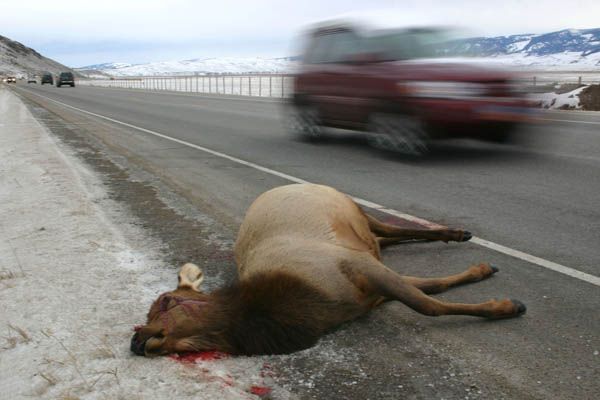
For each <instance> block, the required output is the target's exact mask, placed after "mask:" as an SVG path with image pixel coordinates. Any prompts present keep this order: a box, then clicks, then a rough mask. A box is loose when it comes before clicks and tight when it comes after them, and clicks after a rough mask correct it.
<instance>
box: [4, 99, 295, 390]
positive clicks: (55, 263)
mask: <svg viewBox="0 0 600 400" xmlns="http://www.w3.org/2000/svg"><path fill="white" fill-rule="evenodd" d="M0 115H3V120H2V123H1V124H0V149H1V150H0V202H1V203H2V205H3V206H2V208H1V209H0V221H1V224H0V228H1V230H0V260H2V263H1V264H0V365H1V366H2V368H0V387H2V391H1V392H0V399H7V400H8V399H10V400H14V399H29V398H47V399H118V398H123V399H125V398H127V399H136V398H140V399H142V398H148V399H149V398H152V399H158V398H180V399H187V398H190V399H191V398H197V396H198V395H199V394H203V395H204V396H206V398H215V399H216V398H219V399H221V398H235V399H237V398H252V397H256V396H254V395H252V394H251V393H250V390H251V388H252V386H253V385H261V386H264V385H266V384H267V383H268V382H266V381H267V380H268V379H269V378H267V377H264V376H261V375H264V373H262V371H263V367H264V360H263V359H261V358H254V359H251V358H237V359H235V360H229V359H226V360H221V361H219V362H212V363H209V362H201V363H200V364H199V365H194V366H187V365H183V364H181V363H179V362H175V361H174V360H172V359H169V358H162V359H156V360H148V359H143V358H141V357H133V356H132V355H131V353H130V351H129V339H130V336H131V331H132V327H133V326H134V325H135V324H139V323H142V322H143V319H144V316H145V313H146V312H147V310H148V307H149V304H150V302H151V301H152V300H154V298H156V296H157V295H158V294H159V293H161V292H163V291H166V290H170V289H171V287H172V286H173V285H175V284H176V281H177V278H176V267H177V266H178V265H179V264H180V262H181V261H182V260H183V259H185V260H186V261H187V260H190V261H196V262H202V263H204V262H210V263H211V267H212V268H209V270H210V273H211V274H212V275H213V277H214V278H218V276H219V270H220V269H221V268H222V267H223V268H224V267H227V269H228V270H231V260H230V256H229V255H230V252H229V251H227V250H228V249H229V248H230V243H229V242H228V241H227V240H223V239H221V238H219V237H218V236H217V235H212V234H211V233H210V230H211V229H213V228H214V227H213V226H211V224H214V222H213V221H212V220H210V219H209V218H208V217H205V216H202V215H196V216H195V218H194V219H193V220H191V219H190V218H187V217H185V216H182V215H176V214H175V213H174V212H173V211H172V210H171V209H170V208H168V207H167V206H166V205H165V203H163V202H162V201H161V200H159V199H158V196H157V191H156V189H154V188H152V187H150V186H148V185H145V184H143V183H141V182H140V181H139V180H137V179H136V178H135V177H133V176H132V175H133V173H131V174H130V173H128V172H126V171H125V170H123V169H122V168H120V167H119V166H117V164H115V163H113V162H112V161H111V160H109V159H108V158H106V157H104V156H102V155H101V154H100V152H98V151H97V150H94V149H93V148H91V147H90V146H88V145H86V144H85V143H84V142H85V141H81V142H80V143H78V145H77V146H75V144H76V143H75V142H77V141H78V140H80V139H81V138H78V137H77V136H76V135H72V136H70V137H67V136H61V135H52V134H50V132H49V131H48V130H47V129H46V128H45V127H44V126H42V125H41V124H40V123H39V122H38V121H37V120H36V119H35V118H34V117H33V116H32V114H31V113H30V112H29V111H28V109H27V108H26V107H25V105H24V104H23V103H22V102H21V101H20V100H19V99H18V98H17V97H16V96H15V95H14V94H12V93H10V92H9V91H8V90H6V89H4V88H1V87H0ZM43 122H44V123H45V124H48V125H49V126H52V127H53V131H54V130H55V131H56V132H58V131H60V127H59V126H58V125H57V124H56V121H54V122H53V121H52V120H51V118H50V119H46V120H45V121H43ZM68 132H69V130H68V129H67V130H63V133H65V134H66V133H68ZM81 157H84V158H85V159H86V160H87V162H82V161H81ZM98 171H102V172H103V174H102V175H99V174H98ZM121 197H129V198H130V201H131V203H130V204H135V205H136V206H135V207H130V206H129V205H127V204H123V203H122V202H120V201H119V199H120V198H121ZM183 206H184V205H182V207H181V208H182V209H183ZM143 213H152V214H153V215H154V216H155V217H157V218H156V219H155V220H156V221H158V220H160V221H165V220H168V221H171V224H170V225H169V226H151V225H152V223H151V222H148V221H145V220H142V219H140V218H139V216H140V215H141V214H143ZM196 214H198V213H197V212H196ZM158 230H162V232H160V233H162V234H164V235H165V236H167V237H168V236H169V235H168V231H169V230H172V231H180V232H179V233H181V234H182V236H181V237H183V236H184V235H185V236H187V235H190V236H188V237H193V238H194V240H193V244H194V245H193V248H192V247H191V246H189V245H188V248H189V249H188V251H187V252H185V251H184V252H180V250H182V246H181V245H180V244H179V243H177V242H176V241H175V242H174V243H169V244H166V243H164V242H162V241H161V240H160V239H158V236H159V235H157V234H156V233H158V232H157V231H158ZM188 242H189V241H188ZM170 245H174V246H176V249H177V250H178V251H171V249H170V247H169V246H170ZM199 254H202V257H200V255H199ZM211 281H212V282H214V283H219V281H220V279H212V280H211ZM204 364H205V365H204ZM269 387H270V388H272V389H273V393H278V394H279V395H280V396H281V397H283V398H285V397H289V396H288V395H287V392H286V391H285V390H284V389H278V388H275V387H273V385H270V384H269Z"/></svg>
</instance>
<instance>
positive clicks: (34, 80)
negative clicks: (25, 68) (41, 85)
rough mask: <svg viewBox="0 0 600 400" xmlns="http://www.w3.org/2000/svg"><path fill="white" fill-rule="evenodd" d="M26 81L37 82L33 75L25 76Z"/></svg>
mask: <svg viewBox="0 0 600 400" xmlns="http://www.w3.org/2000/svg"><path fill="white" fill-rule="evenodd" d="M27 83H37V78H36V77H35V76H29V77H27Z"/></svg>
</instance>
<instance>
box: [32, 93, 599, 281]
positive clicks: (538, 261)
mask: <svg viewBox="0 0 600 400" xmlns="http://www.w3.org/2000/svg"><path fill="white" fill-rule="evenodd" d="M27 91H28V92H30V91H29V90H27ZM30 93H32V94H35V95H37V96H39V97H43V98H44V99H46V100H49V101H51V102H54V103H57V104H60V105H62V106H64V107H67V108H71V109H73V110H76V111H79V112H81V113H83V114H88V115H92V116H94V117H97V118H102V119H105V120H107V121H110V122H114V123H115V124H119V125H123V126H126V127H128V128H133V129H136V130H138V131H141V132H145V133H149V134H151V135H154V136H157V137H160V138H163V139H166V140H170V141H172V142H175V143H179V144H182V145H184V146H187V147H191V148H193V149H197V150H200V151H203V152H206V153H209V154H212V155H215V156H217V157H221V158H224V159H227V160H230V161H233V162H235V163H238V164H242V165H245V166H248V167H250V168H254V169H257V170H259V171H262V172H265V173H267V174H270V175H274V176H278V177H280V178H283V179H286V180H288V181H291V182H296V183H310V182H309V181H306V180H304V179H301V178H296V177H295V176H292V175H288V174H285V173H283V172H279V171H275V170H273V169H271V168H267V167H263V166H261V165H258V164H255V163H253V162H250V161H246V160H242V159H241V158H237V157H233V156H230V155H227V154H225V153H221V152H219V151H215V150H211V149H208V148H206V147H203V146H198V145H197V144H193V143H190V142H186V141H185V140H181V139H177V138H174V137H171V136H167V135H164V134H162V133H159V132H155V131H152V130H150V129H146V128H142V127H139V126H136V125H132V124H128V123H127V122H123V121H119V120H116V119H113V118H110V117H106V116H104V115H101V114H96V113H93V112H91V111H86V110H83V109H81V108H77V107H73V106H71V105H69V104H66V103H63V102H61V101H58V100H54V99H51V98H49V97H46V96H42V95H40V94H37V93H35V92H30ZM352 199H353V200H354V201H356V202H357V203H358V204H360V205H362V206H365V207H369V208H373V209H376V210H379V211H381V212H384V213H386V214H390V215H393V216H396V217H400V218H404V219H407V220H409V221H414V222H417V223H420V224H423V225H425V226H428V227H431V228H436V227H441V225H438V224H435V223H433V222H429V221H427V220H424V219H421V218H418V217H415V216H412V215H409V214H405V213H402V212H400V211H396V210H393V209H391V208H387V207H384V206H382V205H381V204H378V203H375V202H372V201H369V200H365V199H361V198H358V197H352ZM471 242H472V243H474V244H478V245H480V246H482V247H486V248H488V249H490V250H494V251H497V252H499V253H502V254H506V255H509V256H511V257H514V258H518V259H520V260H523V261H527V262H529V263H531V264H535V265H538V266H540V267H544V268H547V269H549V270H552V271H555V272H558V273H561V274H563V275H567V276H570V277H573V278H576V279H579V280H581V281H584V282H588V283H591V284H593V285H596V286H600V277H597V276H595V275H591V274H587V273H585V272H582V271H579V270H577V269H574V268H571V267H567V266H564V265H561V264H557V263H555V262H552V261H548V260H545V259H543V258H540V257H536V256H533V255H531V254H527V253H524V252H522V251H519V250H515V249H511V248H509V247H506V246H502V245H501V244H498V243H494V242H490V241H489V240H485V239H482V238H480V237H476V236H475V237H473V238H472V239H471Z"/></svg>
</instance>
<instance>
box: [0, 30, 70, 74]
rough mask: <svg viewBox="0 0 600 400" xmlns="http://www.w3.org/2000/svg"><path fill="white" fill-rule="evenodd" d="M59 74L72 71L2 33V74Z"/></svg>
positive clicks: (0, 57)
mask: <svg viewBox="0 0 600 400" xmlns="http://www.w3.org/2000/svg"><path fill="white" fill-rule="evenodd" d="M46 71H47V72H50V73H52V74H57V73H59V72H63V71H72V69H71V68H69V67H67V66H65V65H62V64H60V63H58V62H56V61H54V60H52V59H50V58H47V57H44V56H43V55H41V54H40V53H38V52H37V51H35V50H34V49H32V48H30V47H27V46H25V45H24V44H22V43H19V42H17V41H15V40H11V39H9V38H7V37H4V36H1V35H0V75H17V76H19V75H23V76H26V75H30V74H40V73H42V72H46Z"/></svg>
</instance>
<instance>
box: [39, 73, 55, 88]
mask: <svg viewBox="0 0 600 400" xmlns="http://www.w3.org/2000/svg"><path fill="white" fill-rule="evenodd" d="M40 83H41V84H42V85H43V84H45V83H49V84H51V85H53V84H54V78H52V74H49V73H46V74H43V75H42V79H41V82H40Z"/></svg>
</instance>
